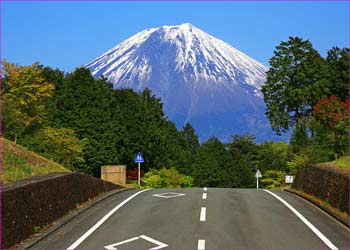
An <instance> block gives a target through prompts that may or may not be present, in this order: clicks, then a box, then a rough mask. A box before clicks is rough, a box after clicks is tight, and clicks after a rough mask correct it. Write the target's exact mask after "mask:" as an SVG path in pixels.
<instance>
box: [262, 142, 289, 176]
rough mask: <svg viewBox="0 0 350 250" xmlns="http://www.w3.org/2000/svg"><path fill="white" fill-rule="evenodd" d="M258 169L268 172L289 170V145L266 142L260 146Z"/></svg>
mask: <svg viewBox="0 0 350 250" xmlns="http://www.w3.org/2000/svg"><path fill="white" fill-rule="evenodd" d="M257 154H258V159H259V162H258V164H257V166H258V169H259V170H261V171H262V172H265V171H266V170H279V171H286V170H287V162H288V161H289V160H290V159H291V152H290V148H289V145H288V144H287V143H285V142H270V141H267V142H264V143H262V144H260V145H258V151H257Z"/></svg>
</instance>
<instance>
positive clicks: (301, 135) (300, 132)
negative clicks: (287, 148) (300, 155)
mask: <svg viewBox="0 0 350 250" xmlns="http://www.w3.org/2000/svg"><path fill="white" fill-rule="evenodd" d="M309 143H310V139H309V136H308V134H307V128H306V126H305V124H304V123H302V122H300V123H298V124H296V127H295V129H294V130H293V134H292V136H291V138H290V145H291V146H292V150H293V152H300V150H301V149H302V148H305V147H306V146H308V145H309Z"/></svg>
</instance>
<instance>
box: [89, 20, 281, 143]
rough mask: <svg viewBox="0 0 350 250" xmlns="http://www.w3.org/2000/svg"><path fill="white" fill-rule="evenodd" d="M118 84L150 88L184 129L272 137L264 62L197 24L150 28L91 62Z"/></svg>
mask: <svg viewBox="0 0 350 250" xmlns="http://www.w3.org/2000/svg"><path fill="white" fill-rule="evenodd" d="M85 67H87V68H89V69H90V71H91V72H92V74H93V75H94V76H95V77H99V76H101V75H104V76H105V77H107V78H108V79H109V80H110V81H111V82H112V83H113V85H114V88H132V89H134V90H136V91H142V90H143V89H145V88H149V89H151V90H152V92H153V93H154V94H155V95H156V96H157V97H160V98H161V99H162V102H163V103H164V109H165V113H166V114H167V115H168V117H169V118H170V119H171V120H173V121H174V122H175V123H176V125H177V126H178V127H181V126H183V125H184V124H185V123H186V122H190V123H191V124H192V125H193V126H194V128H195V129H196V131H197V133H198V134H199V136H200V138H201V140H205V139H207V138H208V137H210V136H213V135H214V136H217V137H218V138H220V139H221V140H223V141H228V140H230V137H231V135H232V134H241V133H244V132H249V133H254V134H256V135H257V138H258V141H262V140H264V139H272V138H273V136H274V133H273V132H272V130H271V128H270V126H269V123H268V121H267V119H266V118H265V115H264V112H265V104H264V101H263V95H262V93H261V91H260V89H261V86H262V85H263V84H264V82H265V77H266V71H267V70H268V68H267V67H265V66H264V65H263V64H261V63H259V62H258V61H256V60H254V59H252V58H250V57H249V56H247V55H245V54H244V53H242V52H240V51H238V50H237V49H235V48H233V47H232V46H230V45H229V44H227V43H225V42H223V41H221V40H219V39H217V38H215V37H213V36H211V35H209V34H207V33H205V32H204V31H202V30H200V29H198V28H196V27H194V26H193V25H191V24H188V23H186V24H182V25H179V26H161V27H158V28H151V29H147V30H144V31H142V32H140V33H137V34H136V35H134V36H132V37H130V38H129V39H127V40H125V41H124V42H122V43H120V44H118V45H117V46H115V47H114V48H112V49H110V50H108V51H107V52H106V53H104V54H103V55H101V56H100V57H98V58H97V59H95V60H93V61H92V62H90V63H88V64H86V65H85Z"/></svg>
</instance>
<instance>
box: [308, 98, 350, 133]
mask: <svg viewBox="0 0 350 250" xmlns="http://www.w3.org/2000/svg"><path fill="white" fill-rule="evenodd" d="M349 102H350V101H349V98H347V99H346V100H345V102H342V101H340V100H339V99H338V98H337V97H336V96H334V95H333V96H331V97H325V98H322V99H320V100H319V101H318V103H317V104H316V106H315V107H314V109H313V116H314V117H315V118H316V120H318V121H320V122H322V123H324V124H326V125H327V126H328V127H330V128H332V129H334V128H336V127H337V125H339V123H341V122H345V124H349V120H350V119H349V118H350V111H349Z"/></svg>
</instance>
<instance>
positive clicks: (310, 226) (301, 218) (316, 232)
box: [263, 189, 339, 250]
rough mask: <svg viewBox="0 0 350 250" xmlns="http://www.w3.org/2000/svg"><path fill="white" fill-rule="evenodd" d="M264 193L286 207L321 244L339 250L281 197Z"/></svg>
mask: <svg viewBox="0 0 350 250" xmlns="http://www.w3.org/2000/svg"><path fill="white" fill-rule="evenodd" d="M263 190H264V191H265V192H267V193H269V194H271V195H272V196H273V197H275V198H276V199H277V200H279V201H280V202H282V203H283V204H284V205H285V206H286V207H288V208H289V209H290V210H291V211H292V212H293V213H294V214H295V215H296V216H297V217H298V218H299V219H300V220H301V221H302V222H304V224H305V225H306V226H308V227H309V228H310V230H311V231H312V232H314V234H316V236H317V237H318V238H320V239H321V240H322V241H323V243H325V244H326V245H327V246H328V247H329V248H330V249H332V250H339V249H338V248H337V247H336V246H335V245H333V243H332V242H331V241H330V240H329V239H328V238H327V237H326V236H324V235H323V234H322V233H321V232H320V231H319V230H318V229H317V228H316V227H315V226H314V225H313V224H312V223H311V222H310V221H309V220H308V219H306V218H305V217H304V216H303V215H302V214H301V213H299V212H298V210H296V209H295V208H294V207H292V205H290V204H289V203H288V202H286V201H285V200H284V199H282V198H281V197H279V196H278V195H277V194H274V193H272V192H271V191H269V190H266V189H263Z"/></svg>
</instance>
